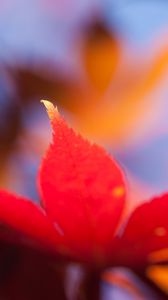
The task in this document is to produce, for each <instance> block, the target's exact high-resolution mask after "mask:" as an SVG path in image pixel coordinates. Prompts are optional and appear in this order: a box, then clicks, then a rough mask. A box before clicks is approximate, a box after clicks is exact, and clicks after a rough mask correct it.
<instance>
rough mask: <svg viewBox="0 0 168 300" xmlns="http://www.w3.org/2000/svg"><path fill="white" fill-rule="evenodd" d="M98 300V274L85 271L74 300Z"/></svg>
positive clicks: (97, 272)
mask: <svg viewBox="0 0 168 300" xmlns="http://www.w3.org/2000/svg"><path fill="white" fill-rule="evenodd" d="M99 299H100V272H99V271H87V272H86V273H85V275H84V278H83V280H82V282H81V285H80V287H79V290H78V294H77V297H76V300H99Z"/></svg>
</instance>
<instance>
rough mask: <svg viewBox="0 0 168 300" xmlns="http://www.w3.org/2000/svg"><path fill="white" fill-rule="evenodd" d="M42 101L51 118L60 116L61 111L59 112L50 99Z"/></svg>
mask: <svg viewBox="0 0 168 300" xmlns="http://www.w3.org/2000/svg"><path fill="white" fill-rule="evenodd" d="M40 102H41V103H43V104H44V106H45V108H46V110H47V114H48V116H49V118H50V120H51V121H52V120H53V119H54V118H55V117H56V118H58V116H59V113H58V109H57V107H55V106H54V105H53V103H52V102H50V101H48V100H41V101H40Z"/></svg>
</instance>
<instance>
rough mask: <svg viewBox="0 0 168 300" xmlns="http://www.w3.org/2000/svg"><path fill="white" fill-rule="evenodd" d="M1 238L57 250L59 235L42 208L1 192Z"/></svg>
mask: <svg viewBox="0 0 168 300" xmlns="http://www.w3.org/2000/svg"><path fill="white" fill-rule="evenodd" d="M0 238H1V239H2V238H3V239H4V238H5V239H6V240H8V241H11V240H12V241H13V240H14V241H15V242H16V243H17V242H18V241H21V242H23V243H29V244H33V243H35V244H41V245H43V246H45V247H47V248H48V247H52V248H53V247H54V248H55V245H56V244H57V243H58V238H59V234H58V232H57V231H56V229H55V228H54V227H53V225H52V223H51V222H50V221H49V219H48V218H47V216H46V214H45V212H44V211H43V210H42V209H40V207H38V206H37V205H35V204H34V203H32V202H31V201H29V200H27V199H24V198H22V197H18V196H15V195H13V194H10V193H7V192H5V191H0ZM15 239H16V240H15Z"/></svg>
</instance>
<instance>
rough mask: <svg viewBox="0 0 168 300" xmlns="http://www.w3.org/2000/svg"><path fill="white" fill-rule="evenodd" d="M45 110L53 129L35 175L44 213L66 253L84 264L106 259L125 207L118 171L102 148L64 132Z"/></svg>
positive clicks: (57, 119)
mask: <svg viewBox="0 0 168 300" xmlns="http://www.w3.org/2000/svg"><path fill="white" fill-rule="evenodd" d="M44 104H45V106H46V107H47V110H48V114H49V116H50V118H51V122H52V126H53V142H52V144H51V145H50V147H49V149H48V151H47V154H46V157H45V158H44V160H43V163H42V166H41V171H40V186H41V194H42V199H43V203H44V206H45V209H46V211H47V214H48V216H49V217H50V218H51V219H52V220H53V222H55V221H56V222H57V224H59V229H60V232H62V235H63V236H64V238H65V240H66V241H67V244H68V249H67V250H68V251H70V252H73V253H75V255H79V257H80V259H84V260H85V259H89V260H93V259H95V260H97V259H98V260H100V259H101V258H102V259H105V257H104V254H105V251H106V249H107V247H108V245H109V243H110V240H111V239H112V238H113V236H114V233H115V231H116V227H117V225H118V223H119V221H120V218H121V214H122V211H123V207H124V199H125V185H124V182H123V177H122V173H121V170H120V169H119V167H118V166H117V164H116V162H114V160H113V159H112V158H111V157H110V156H109V155H108V154H107V153H106V152H105V150H104V149H103V148H101V147H99V146H97V145H95V144H91V143H89V142H88V141H87V140H85V139H83V138H82V136H80V135H78V134H77V133H75V131H74V130H73V129H71V128H69V127H68V125H67V124H66V122H65V121H64V120H63V119H62V118H61V116H60V115H59V113H58V111H57V110H56V109H55V108H54V106H53V105H52V104H51V103H49V102H48V101H44ZM102 256H103V257H102Z"/></svg>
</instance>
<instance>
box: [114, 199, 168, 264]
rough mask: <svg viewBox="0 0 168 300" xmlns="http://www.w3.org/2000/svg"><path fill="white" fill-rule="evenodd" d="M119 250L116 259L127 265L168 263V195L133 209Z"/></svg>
mask: <svg viewBox="0 0 168 300" xmlns="http://www.w3.org/2000/svg"><path fill="white" fill-rule="evenodd" d="M120 247H121V248H122V249H123V250H121V252H122V253H120V250H119V249H118V250H117V252H118V256H120V259H122V260H125V263H126V264H127V265H130V266H131V265H137V266H138V264H139V265H141V266H142V267H143V266H144V265H145V264H148V263H157V262H162V261H164V260H165V261H168V194H165V195H163V196H161V197H158V198H155V199H153V200H152V201H150V202H146V203H144V204H142V205H140V206H139V207H137V208H136V209H135V211H134V212H133V213H132V215H131V216H130V218H129V220H128V224H127V225H126V228H125V231H124V234H123V236H122V238H121V244H120Z"/></svg>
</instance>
